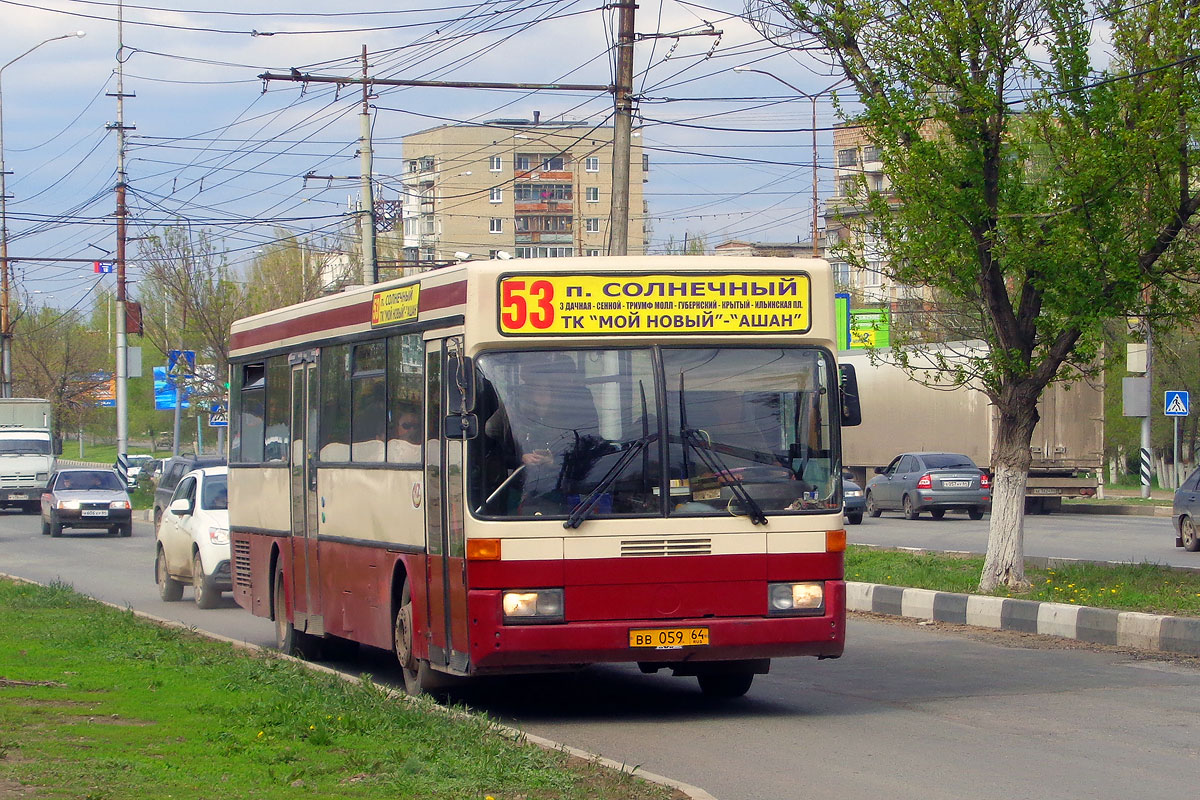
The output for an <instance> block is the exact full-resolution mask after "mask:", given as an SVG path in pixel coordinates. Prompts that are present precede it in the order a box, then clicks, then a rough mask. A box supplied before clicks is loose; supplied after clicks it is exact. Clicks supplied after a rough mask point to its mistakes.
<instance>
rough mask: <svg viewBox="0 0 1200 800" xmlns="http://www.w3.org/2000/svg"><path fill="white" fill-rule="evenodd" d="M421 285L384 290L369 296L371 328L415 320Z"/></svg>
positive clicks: (415, 284)
mask: <svg viewBox="0 0 1200 800" xmlns="http://www.w3.org/2000/svg"><path fill="white" fill-rule="evenodd" d="M420 296H421V285H420V284H419V283H414V284H413V285H412V286H401V287H400V288H399V289H384V290H383V291H382V292H375V294H374V295H372V296H371V327H373V328H376V327H379V326H381V325H396V324H399V323H401V322H409V321H411V320H414V319H416V318H417V311H418V301H419V299H420Z"/></svg>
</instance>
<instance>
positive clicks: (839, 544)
mask: <svg viewBox="0 0 1200 800" xmlns="http://www.w3.org/2000/svg"><path fill="white" fill-rule="evenodd" d="M825 552H826V553H844V552H846V529H845V528H838V529H837V530H836V531H825Z"/></svg>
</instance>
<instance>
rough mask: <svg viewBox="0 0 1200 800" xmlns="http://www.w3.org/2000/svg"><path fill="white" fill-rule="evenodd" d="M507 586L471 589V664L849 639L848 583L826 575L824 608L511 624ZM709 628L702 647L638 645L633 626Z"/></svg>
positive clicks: (805, 650) (756, 650) (501, 665)
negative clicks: (817, 611)
mask: <svg viewBox="0 0 1200 800" xmlns="http://www.w3.org/2000/svg"><path fill="white" fill-rule="evenodd" d="M500 598H501V592H500V591H493V590H472V591H471V592H470V593H469V596H468V604H469V606H470V619H471V631H470V647H471V672H472V673H473V674H486V673H488V672H493V671H494V672H512V671H514V670H521V669H525V670H531V671H533V670H537V669H538V668H547V669H553V668H561V667H565V666H574V665H578V666H582V665H585V664H596V663H602V662H610V663H611V662H625V663H628V662H650V663H654V664H662V665H670V664H674V663H680V662H708V661H734V660H751V659H763V658H783V657H788V656H817V657H820V658H837V657H838V656H840V655H841V654H842V650H843V649H844V647H845V643H846V584H845V582H844V581H826V582H825V609H824V613H823V614H821V615H820V616H779V617H775V616H771V617H766V616H758V617H751V616H743V617H720V618H717V617H699V618H694V619H688V618H674V619H636V620H617V621H586V622H570V621H568V622H565V623H553V624H533V625H506V624H504V622H503V619H502V617H501V612H500V603H501V600H500ZM662 628H706V629H707V630H708V640H709V644H708V645H706V646H699V647H631V646H630V631H631V630H634V629H662Z"/></svg>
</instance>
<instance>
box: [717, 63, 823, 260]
mask: <svg viewBox="0 0 1200 800" xmlns="http://www.w3.org/2000/svg"><path fill="white" fill-rule="evenodd" d="M733 71H734V72H757V73H758V74H759V75H766V76H767V77H768V78H774V79H775V80H777V81H779V82H780V83H782V84H783V85H784V86H786V87H788V88H789V89H791V90H792V91H793V92H795V93H796V94H798V95H800V96H801V97H807V98H808V99H809V100H810V101H811V102H812V204H813V212H812V250H813V252H812V254H813V258H820V257H821V246H820V244H819V243H818V241H817V236H818V232H819V231H818V228H817V210H818V209H817V202H818V200H817V98H818V97H820V96H821V95H823V94H825V93H826V92H828V91H829V90H830V89H833V88H834V87H836V86H838V85H839V84H841V83H842V82H843V81H845V78H843V79H842V80H839V81H837V83H834V84H832V85H830V86H827V87H825V88H824V89H822V90H821V91H819V92H813V93H812V94H810V93H808V92H806V91H804V90H803V89H800V88H799V87H796V86H793V85H792V84H790V83H788V82H787V81H785V80H784V79H783V78H781V77H779V76H778V75H776V74H775V73H773V72H767V71H766V70H765V69H754V68H753V67H745V66H742V67H734V68H733Z"/></svg>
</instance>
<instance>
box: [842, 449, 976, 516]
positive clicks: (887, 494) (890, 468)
mask: <svg viewBox="0 0 1200 800" xmlns="http://www.w3.org/2000/svg"><path fill="white" fill-rule="evenodd" d="M875 472H876V473H877V474H876V475H875V476H874V477H872V478H871V480H869V481H867V487H866V492H867V496H866V508H867V513H868V514H870V515H871V516H872V517H878V516H879V514H880V513H881V512H883V511H891V510H894V511H902V512H904V518H905V519H916V518H917V517H918V516H920V514H921V512H922V511H928V512H929V514H930V516H932V517H933V518H934V519H941V518H942V517H944V516H945V515H946V512H947V511H966V512H967V515H968V516H969V517H970V518H971V519H982V518H983V514H984V512H985V511H987V510H988V507H989V506H990V505H991V503H992V482H991V480H990V479H989V478H988V475H987V473H985V472H984V471H983V470H981V469H979V467H977V466H975V462H973V461H972V460H971V459H970V458H969V457H967V456H964V455H963V454H961V453H901V454H900V455H898V456H896V457H895V458H893V459H892V462H891V463H890V464H888V465H887V466H886V467H876V468H875Z"/></svg>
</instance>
